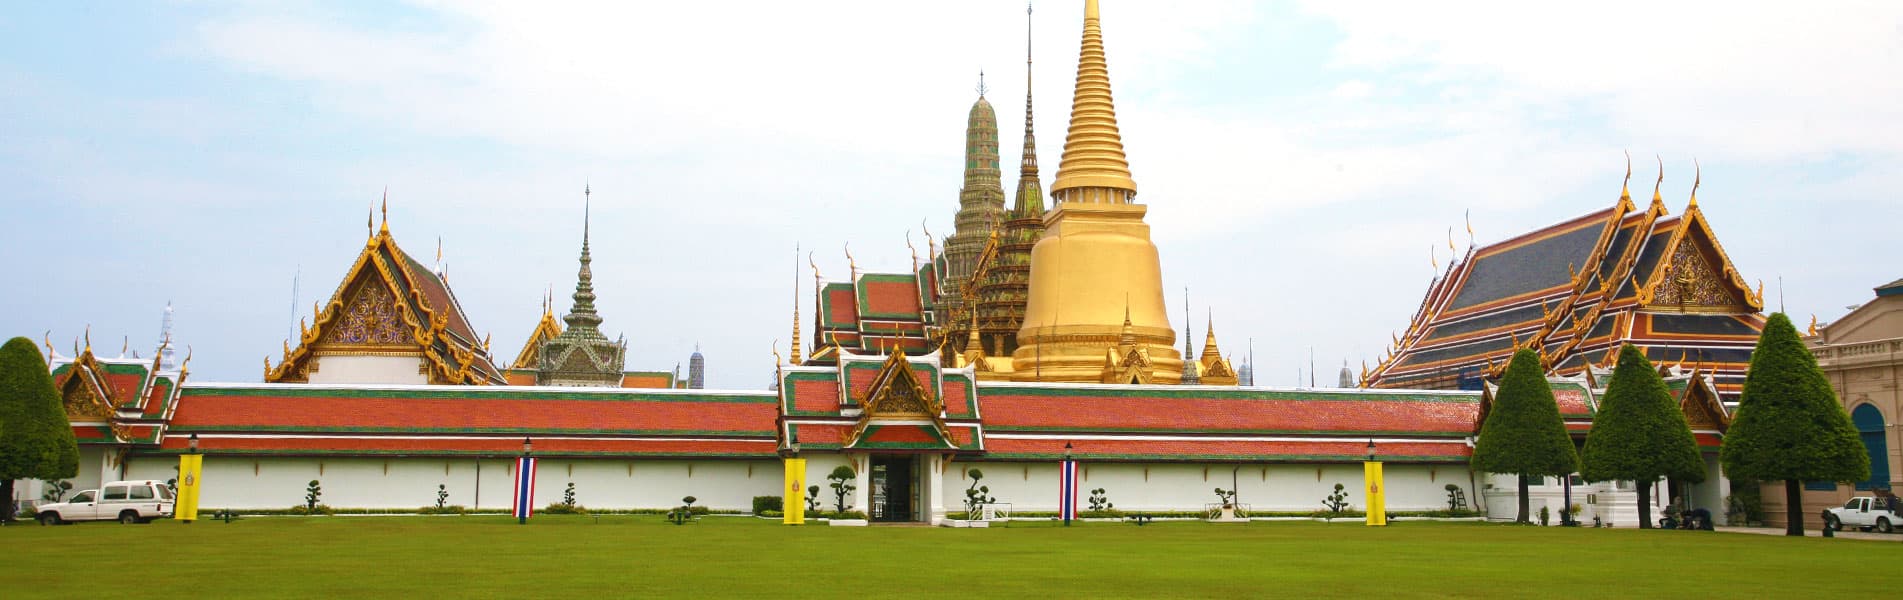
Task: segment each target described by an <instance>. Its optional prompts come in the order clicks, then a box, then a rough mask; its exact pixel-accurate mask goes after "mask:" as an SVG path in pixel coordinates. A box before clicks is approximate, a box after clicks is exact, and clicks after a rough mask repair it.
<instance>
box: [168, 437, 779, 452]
mask: <svg viewBox="0 0 1903 600" xmlns="http://www.w3.org/2000/svg"><path fill="white" fill-rule="evenodd" d="M185 447H186V440H185V438H184V437H183V436H181V435H176V434H174V435H167V436H166V438H165V441H164V442H163V444H161V446H160V448H161V449H162V450H166V451H182V450H184V449H185ZM199 448H200V449H201V450H203V451H205V452H208V453H213V454H216V453H234V454H244V453H271V454H306V453H308V454H490V455H500V456H512V455H515V454H517V453H519V452H521V451H522V440H521V439H520V438H518V437H516V436H513V435H509V436H496V437H493V438H479V439H469V438H467V437H458V438H441V437H397V436H390V437H269V438H266V437H227V436H224V435H207V436H200V438H199ZM775 451H776V447H775V445H774V444H773V443H772V442H771V441H770V440H765V441H747V440H686V441H683V440H673V439H658V440H657V439H641V438H627V439H573V438H565V437H541V438H536V439H535V454H537V455H539V456H562V455H602V454H615V455H664V456H744V457H756V458H770V457H772V456H774V455H775Z"/></svg>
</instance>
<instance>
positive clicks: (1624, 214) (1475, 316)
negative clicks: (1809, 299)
mask: <svg viewBox="0 0 1903 600" xmlns="http://www.w3.org/2000/svg"><path fill="white" fill-rule="evenodd" d="M1762 308H1763V299H1762V297H1761V295H1760V294H1758V293H1754V292H1753V291H1752V290H1750V289H1749V288H1747V287H1746V286H1745V283H1744V279H1743V277H1742V276H1741V275H1740V274H1739V273H1738V271H1737V269H1736V268H1735V267H1733V266H1732V264H1731V261H1730V259H1729V257H1727V256H1726V255H1725V253H1724V250H1723V247H1722V246H1721V245H1720V244H1719V243H1718V241H1717V237H1716V235H1715V234H1714V233H1713V232H1712V230H1711V227H1710V225H1709V224H1708V223H1707V222H1706V220H1705V218H1704V215H1703V212H1702V211H1700V210H1699V208H1698V206H1697V202H1696V200H1695V199H1694V200H1692V201H1691V202H1689V203H1688V206H1687V208H1686V211H1685V213H1684V214H1683V215H1680V216H1667V215H1666V214H1665V208H1664V205H1663V202H1662V201H1661V200H1660V199H1658V197H1657V196H1656V192H1655V195H1654V200H1653V202H1652V203H1651V204H1650V205H1648V206H1647V207H1644V208H1639V207H1637V206H1636V205H1634V204H1633V203H1632V201H1631V198H1630V196H1629V194H1622V195H1621V196H1620V198H1619V200H1618V201H1617V202H1616V203H1614V205H1613V206H1612V207H1610V208H1608V209H1606V210H1601V211H1595V212H1592V213H1587V214H1585V215H1582V216H1579V217H1576V218H1573V219H1568V220H1566V221H1562V222H1560V223H1557V224H1554V225H1552V226H1548V227H1544V228H1541V229H1538V230H1535V231H1532V232H1529V233H1526V234H1522V235H1518V236H1514V237H1512V238H1509V239H1507V240H1504V241H1501V242H1496V243H1493V244H1489V245H1485V246H1480V247H1477V248H1472V249H1469V250H1468V252H1467V254H1466V255H1465V256H1464V257H1462V258H1460V259H1458V260H1456V261H1454V262H1453V263H1451V264H1449V265H1448V267H1447V269H1446V271H1445V272H1444V273H1443V274H1442V275H1441V276H1440V277H1437V278H1435V280H1434V281H1433V283H1432V284H1431V285H1430V286H1429V287H1428V291H1427V294H1426V295H1425V297H1424V298H1423V299H1422V301H1421V304H1420V306H1419V309H1418V310H1417V312H1416V313H1415V315H1414V318H1413V319H1412V320H1411V322H1410V323H1409V324H1408V327H1407V329H1406V330H1405V332H1404V333H1402V334H1400V335H1398V336H1396V338H1395V339H1394V340H1393V341H1394V342H1395V346H1394V347H1392V348H1391V349H1390V354H1389V355H1388V356H1387V357H1385V358H1384V359H1383V360H1381V361H1380V363H1379V364H1378V365H1377V366H1376V367H1375V368H1374V369H1373V370H1372V371H1370V372H1369V373H1366V374H1364V376H1363V385H1368V386H1372V387H1401V388H1451V387H1462V388H1464V389H1477V386H1478V383H1477V382H1479V381H1482V380H1484V379H1486V378H1487V377H1490V376H1492V375H1493V374H1495V373H1497V372H1498V371H1499V369H1501V368H1503V367H1504V366H1505V363H1506V359H1507V357H1508V356H1510V355H1511V354H1512V353H1513V350H1514V349H1515V348H1520V347H1530V348H1534V349H1536V350H1539V351H1540V352H1541V358H1542V361H1543V364H1544V365H1545V367H1546V368H1547V369H1548V370H1550V371H1553V372H1555V373H1558V374H1562V375H1568V374H1578V373H1580V372H1582V370H1583V369H1585V368H1586V367H1587V366H1589V365H1593V364H1609V361H1610V360H1611V357H1612V356H1614V355H1616V351H1617V348H1618V347H1619V346H1620V345H1622V344H1625V343H1639V344H1641V345H1643V346H1645V347H1646V349H1647V352H1648V354H1649V355H1653V356H1654V357H1655V358H1654V359H1655V360H1658V359H1659V358H1660V357H1667V356H1669V357H1676V356H1677V355H1678V354H1679V353H1681V352H1687V353H1691V354H1692V356H1693V357H1694V358H1698V359H1700V360H1704V361H1706V362H1707V363H1711V371H1712V373H1713V374H1714V376H1716V377H1717V378H1718V379H1719V380H1720V383H1719V388H1720V389H1721V390H1724V391H1726V392H1727V393H1735V392H1736V391H1737V389H1738V387H1739V386H1740V385H1741V384H1742V381H1743V379H1742V378H1743V370H1744V368H1745V367H1746V366H1747V363H1748V362H1749V353H1750V348H1751V347H1752V345H1753V344H1755V342H1756V338H1757V333H1758V331H1759V329H1760V328H1762V326H1763V317H1762V316H1761V315H1760V311H1761V310H1762Z"/></svg>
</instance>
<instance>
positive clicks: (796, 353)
mask: <svg viewBox="0 0 1903 600" xmlns="http://www.w3.org/2000/svg"><path fill="white" fill-rule="evenodd" d="M906 241H907V243H908V244H909V243H910V241H911V239H910V238H909V237H908V238H907V239H906ZM814 272H815V273H817V272H818V270H817V268H815V270H814ZM775 345H776V346H777V344H775ZM800 345H801V344H800V247H799V244H797V243H795V244H793V364H796V365H797V364H800ZM774 352H775V353H778V352H779V351H778V350H775V351H774Z"/></svg>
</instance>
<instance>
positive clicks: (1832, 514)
mask: <svg viewBox="0 0 1903 600" xmlns="http://www.w3.org/2000/svg"><path fill="white" fill-rule="evenodd" d="M1886 504H1890V503H1886V502H1885V501H1884V500H1880V499H1877V498H1875V497H1872V496H1858V497H1855V498H1851V499H1850V501H1849V502H1845V503H1844V505H1843V506H1839V507H1836V508H1831V509H1828V510H1825V511H1824V524H1825V525H1828V526H1830V527H1831V528H1833V529H1840V530H1841V529H1843V528H1845V527H1855V528H1857V529H1861V530H1865V531H1868V530H1870V529H1876V530H1877V531H1881V532H1883V533H1889V532H1891V531H1893V530H1895V528H1896V526H1897V525H1899V524H1903V518H1899V517H1898V516H1897V511H1896V507H1895V506H1894V505H1893V504H1890V505H1886Z"/></svg>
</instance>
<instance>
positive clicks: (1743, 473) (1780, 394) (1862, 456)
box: [1719, 313, 1870, 535]
mask: <svg viewBox="0 0 1903 600" xmlns="http://www.w3.org/2000/svg"><path fill="white" fill-rule="evenodd" d="M1719 458H1720V460H1722V461H1723V462H1724V466H1725V475H1726V476H1727V477H1730V478H1731V479H1734V480H1759V481H1772V480H1777V479H1782V480H1784V505H1785V519H1786V521H1787V522H1788V523H1789V524H1788V525H1786V526H1785V529H1784V533H1785V535H1804V508H1803V503H1802V500H1803V498H1802V491H1803V490H1802V488H1801V487H1799V486H1801V485H1802V482H1803V481H1806V480H1813V481H1856V480H1858V479H1862V478H1864V477H1867V476H1869V474H1870V456H1869V455H1868V454H1867V453H1865V451H1864V448H1863V443H1862V442H1861V441H1859V440H1858V439H1857V430H1856V429H1855V428H1853V427H1851V425H1850V415H1849V414H1848V413H1846V412H1844V407H1843V405H1842V404H1841V403H1839V402H1838V401H1837V393H1836V391H1834V390H1832V389H1831V388H1830V380H1829V379H1827V378H1825V377H1824V372H1823V370H1821V369H1818V368H1817V357H1815V356H1812V355H1811V353H1810V350H1809V349H1807V348H1805V347H1804V342H1803V341H1802V340H1800V339H1798V337H1797V328H1796V327H1793V326H1792V325H1791V319H1790V318H1789V317H1786V316H1784V313H1773V314H1772V315H1771V318H1770V319H1769V320H1768V321H1766V322H1765V324H1764V333H1763V334H1762V335H1760V336H1758V347H1757V349H1756V350H1753V351H1752V352H1751V371H1750V372H1749V373H1747V374H1746V375H1745V378H1744V394H1743V395H1742V396H1741V397H1740V398H1739V399H1738V414H1737V416H1735V417H1733V418H1732V420H1731V428H1730V429H1729V430H1727V431H1726V432H1725V446H1724V448H1723V449H1722V450H1721V451H1720V452H1719Z"/></svg>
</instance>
